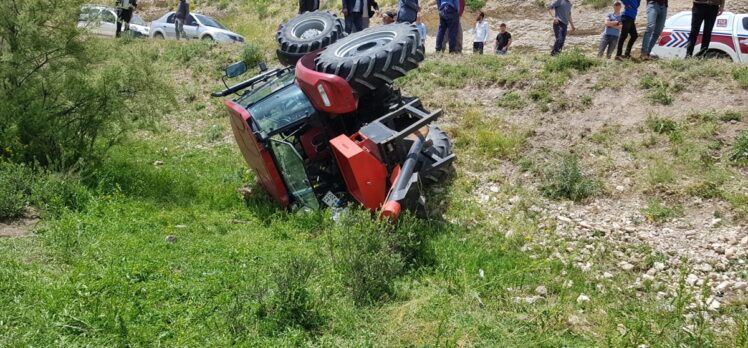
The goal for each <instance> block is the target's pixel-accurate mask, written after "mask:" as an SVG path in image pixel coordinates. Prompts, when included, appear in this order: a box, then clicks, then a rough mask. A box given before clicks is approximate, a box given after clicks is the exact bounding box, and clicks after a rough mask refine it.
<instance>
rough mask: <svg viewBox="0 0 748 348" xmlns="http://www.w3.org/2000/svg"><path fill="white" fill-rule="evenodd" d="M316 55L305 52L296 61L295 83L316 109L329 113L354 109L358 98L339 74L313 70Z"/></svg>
mask: <svg viewBox="0 0 748 348" xmlns="http://www.w3.org/2000/svg"><path fill="white" fill-rule="evenodd" d="M316 56H317V55H316V54H313V53H310V54H307V55H305V56H304V57H303V58H301V59H299V61H298V63H296V84H297V85H298V86H299V88H301V90H302V91H304V94H305V95H306V96H307V97H308V98H309V100H310V101H311V102H312V105H314V108H315V109H317V110H318V111H321V112H326V113H331V114H345V113H349V112H354V111H356V109H357V108H358V100H357V99H356V97H355V96H354V95H353V89H351V86H350V85H349V84H348V82H347V81H346V80H344V79H343V78H342V77H340V76H337V75H332V74H325V73H321V72H317V71H316V70H314V57H316Z"/></svg>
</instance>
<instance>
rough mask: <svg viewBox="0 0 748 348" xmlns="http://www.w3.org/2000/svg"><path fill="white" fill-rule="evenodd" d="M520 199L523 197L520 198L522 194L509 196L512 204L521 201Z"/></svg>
mask: <svg viewBox="0 0 748 348" xmlns="http://www.w3.org/2000/svg"><path fill="white" fill-rule="evenodd" d="M520 199H522V198H520V196H514V197H512V198H509V203H511V204H517V203H518V202H519V201H520Z"/></svg>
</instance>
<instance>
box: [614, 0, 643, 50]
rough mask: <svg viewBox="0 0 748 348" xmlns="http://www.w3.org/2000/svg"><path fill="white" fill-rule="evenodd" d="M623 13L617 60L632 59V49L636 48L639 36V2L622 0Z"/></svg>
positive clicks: (637, 0) (636, 0)
mask: <svg viewBox="0 0 748 348" xmlns="http://www.w3.org/2000/svg"><path fill="white" fill-rule="evenodd" d="M622 2H623V7H624V8H623V13H622V14H621V37H620V39H618V51H617V52H616V60H622V59H624V58H631V48H633V47H634V43H635V42H636V38H638V37H639V34H638V33H637V32H636V14H637V12H639V0H622ZM627 37H629V43H628V44H627V45H626V52H625V53H624V52H623V45H624V44H626V38H627Z"/></svg>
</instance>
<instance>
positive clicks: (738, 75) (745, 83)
mask: <svg viewBox="0 0 748 348" xmlns="http://www.w3.org/2000/svg"><path fill="white" fill-rule="evenodd" d="M732 76H733V77H735V80H736V81H738V86H740V87H743V88H748V67H742V68H737V69H735V72H734V73H733V74H732Z"/></svg>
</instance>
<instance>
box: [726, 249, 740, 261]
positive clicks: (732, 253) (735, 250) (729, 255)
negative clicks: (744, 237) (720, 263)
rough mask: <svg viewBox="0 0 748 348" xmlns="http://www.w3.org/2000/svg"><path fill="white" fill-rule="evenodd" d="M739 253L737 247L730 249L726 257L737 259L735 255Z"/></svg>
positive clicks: (727, 250)
mask: <svg viewBox="0 0 748 348" xmlns="http://www.w3.org/2000/svg"><path fill="white" fill-rule="evenodd" d="M737 252H738V249H737V248H735V247H729V248H727V249H725V257H726V258H728V259H731V258H733V257H735V254H736V253H737Z"/></svg>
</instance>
